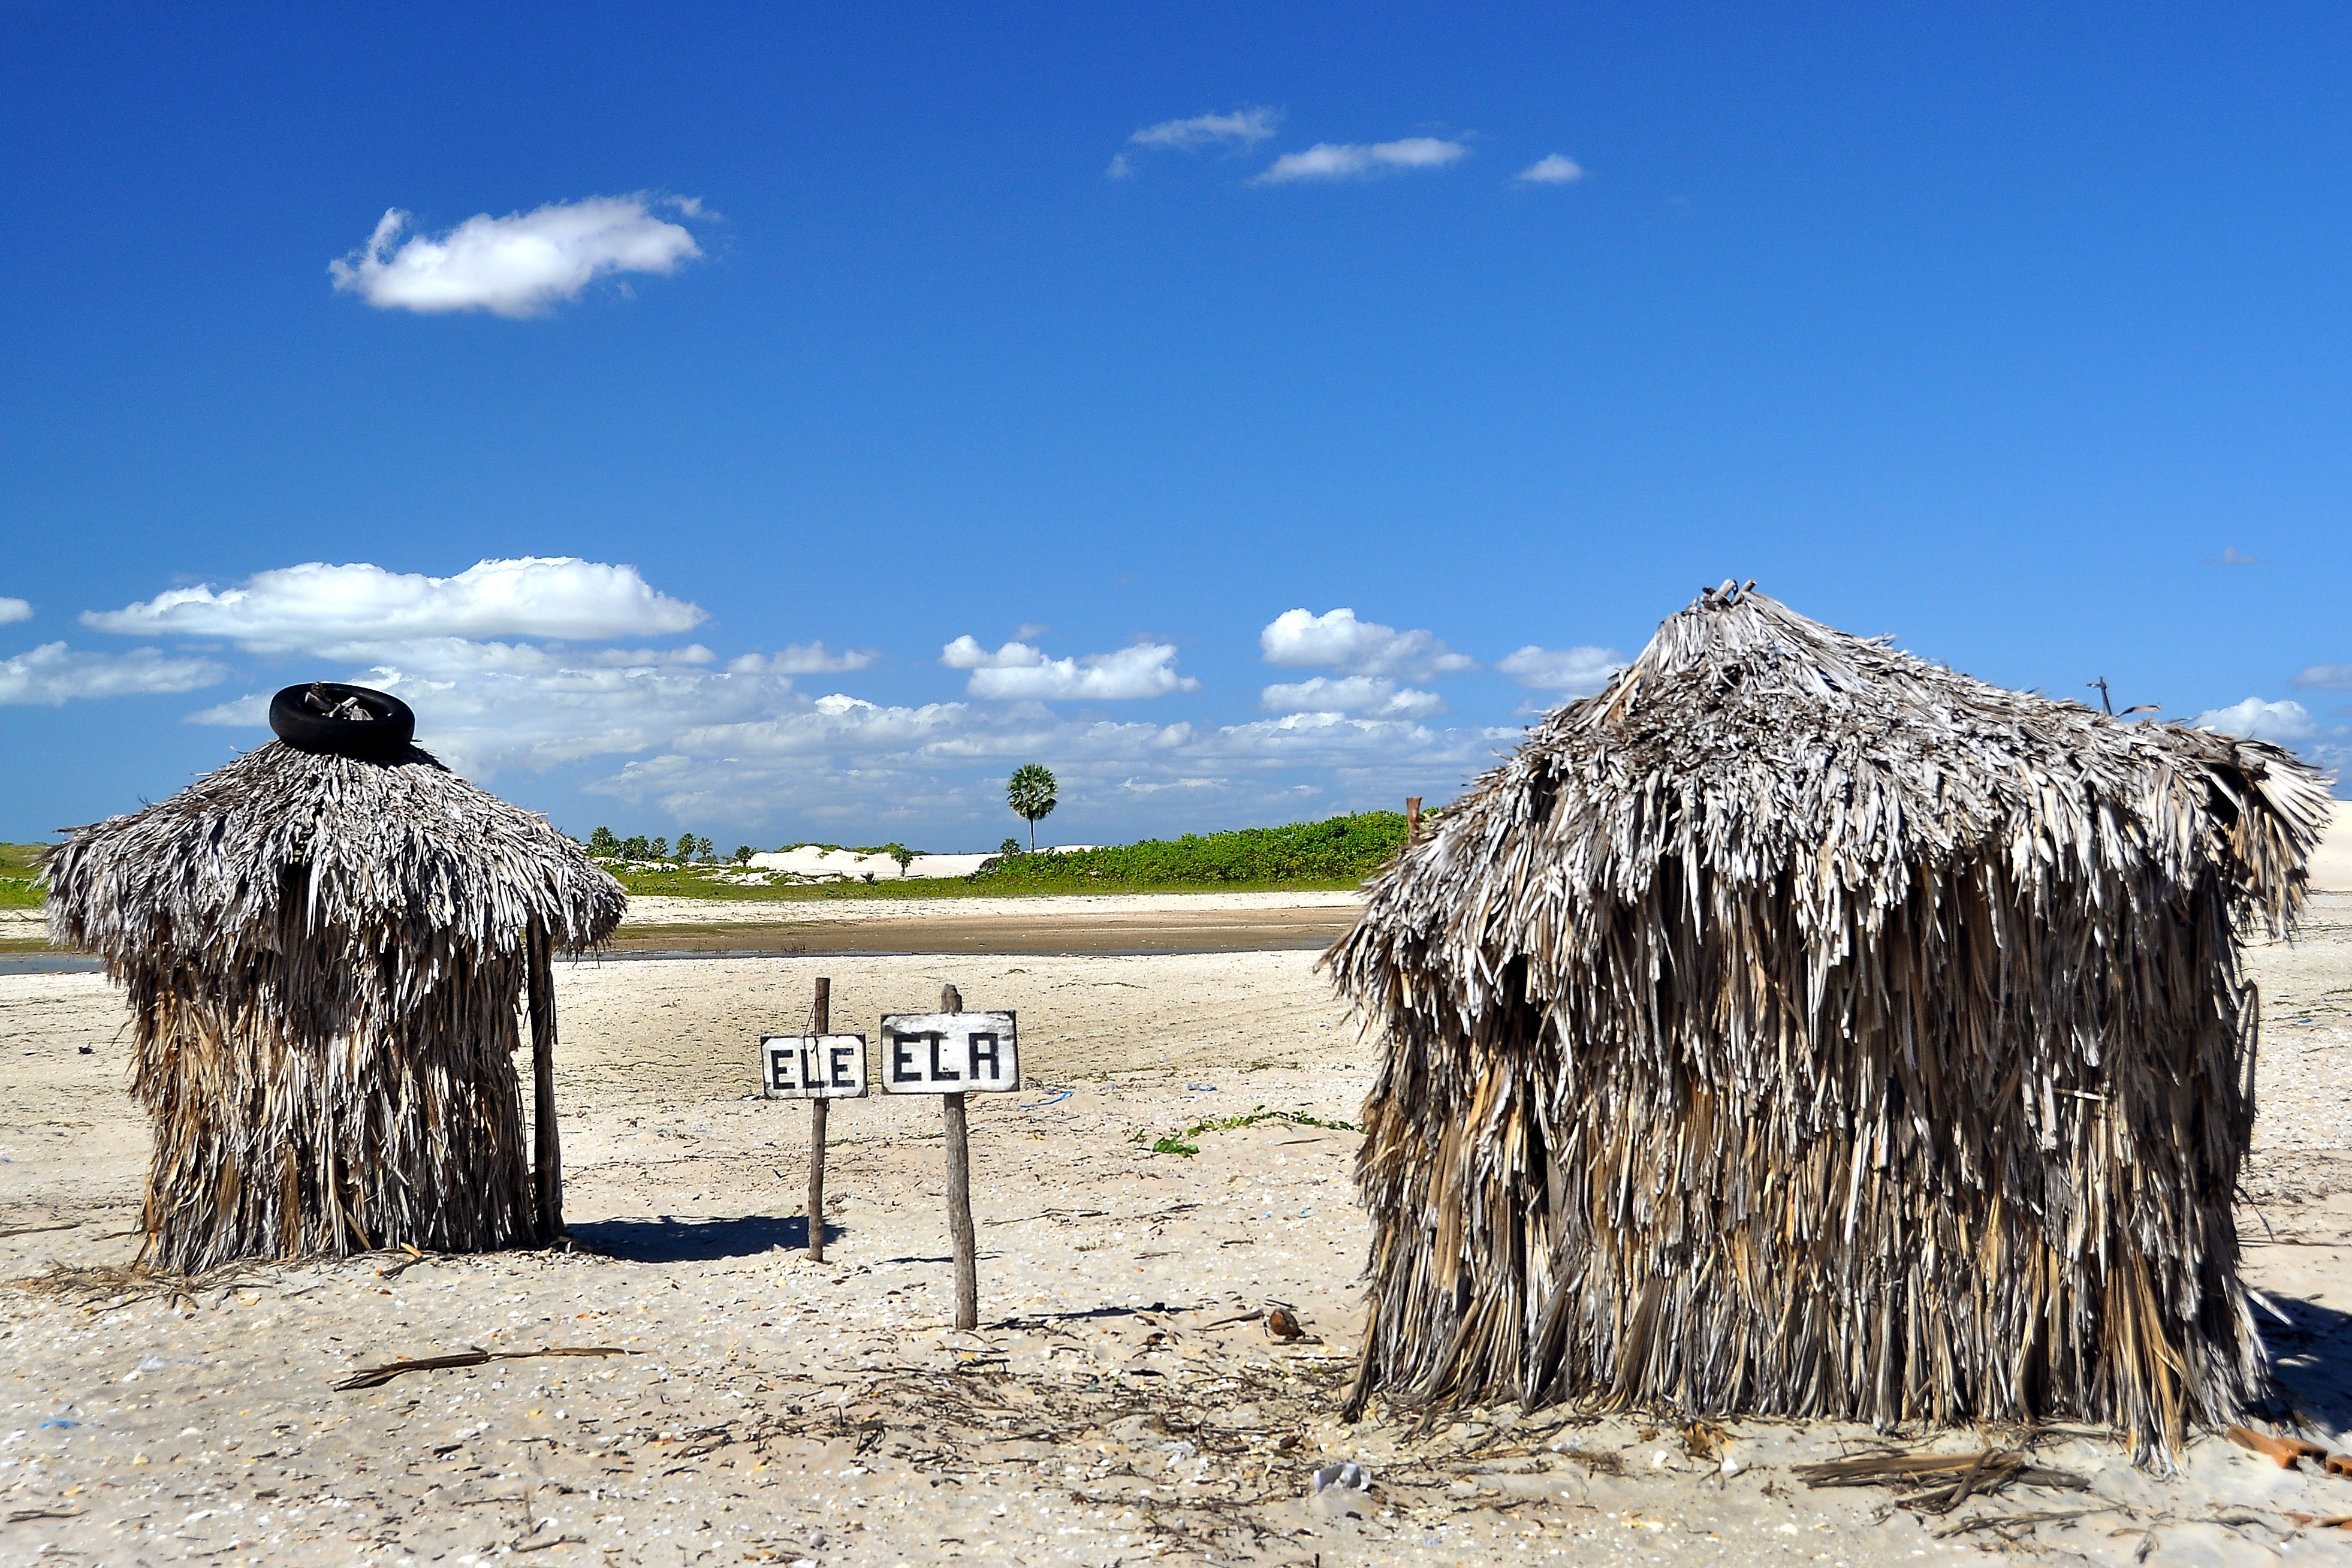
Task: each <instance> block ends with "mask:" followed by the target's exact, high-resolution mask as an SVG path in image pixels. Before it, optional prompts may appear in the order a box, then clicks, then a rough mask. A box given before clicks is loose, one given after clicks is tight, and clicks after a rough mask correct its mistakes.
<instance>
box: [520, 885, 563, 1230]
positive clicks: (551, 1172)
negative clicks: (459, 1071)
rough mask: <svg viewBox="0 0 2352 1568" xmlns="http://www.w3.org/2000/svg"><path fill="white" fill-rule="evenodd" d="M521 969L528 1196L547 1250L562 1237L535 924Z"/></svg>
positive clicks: (549, 968)
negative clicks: (525, 992)
mask: <svg viewBox="0 0 2352 1568" xmlns="http://www.w3.org/2000/svg"><path fill="white" fill-rule="evenodd" d="M523 968H524V972H525V975H526V981H527V984H528V985H529V987H530V1082H531V1112H530V1133H531V1145H532V1148H531V1153H532V1163H533V1166H534V1169H533V1173H532V1184H531V1186H532V1194H531V1195H532V1197H533V1199H534V1200H535V1203H536V1207H537V1211H538V1212H537V1215H536V1216H535V1217H536V1218H537V1220H538V1225H539V1240H540V1244H541V1246H549V1245H551V1244H553V1243H554V1242H555V1240H556V1239H557V1238H558V1237H562V1235H563V1151H562V1145H561V1143H560V1142H558V1141H557V1138H556V1133H555V966H554V963H553V962H552V960H551V957H550V955H549V952H548V941H547V927H546V925H545V924H544V923H543V922H541V921H538V920H533V921H531V922H530V932H529V934H528V936H527V937H526V939H525V942H524V952H523Z"/></svg>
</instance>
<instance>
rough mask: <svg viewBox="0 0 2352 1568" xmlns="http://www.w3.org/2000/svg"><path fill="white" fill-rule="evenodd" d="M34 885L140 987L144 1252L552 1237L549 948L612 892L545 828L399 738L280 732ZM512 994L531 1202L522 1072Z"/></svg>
mask: <svg viewBox="0 0 2352 1568" xmlns="http://www.w3.org/2000/svg"><path fill="white" fill-rule="evenodd" d="M403 711H405V710H403ZM402 740H403V742H405V736H403V737H402ZM48 877H49V898H48V908H49V932H50V938H51V940H52V941H53V942H58V943H60V944H63V945H70V946H73V947H78V948H82V949H85V950H88V951H89V952H95V953H97V954H98V955H100V957H101V958H103V959H104V960H105V961H106V967H107V973H109V974H110V975H111V976H112V977H113V978H114V980H115V981H116V982H117V983H118V984H121V985H122V986H124V987H125V988H126V989H127V990H128V992H129V994H130V995H129V1000H130V1005H131V1012H132V1015H133V1019H134V1039H133V1047H132V1058H131V1059H132V1067H131V1089H132V1092H133V1093H134V1094H135V1095H136V1096H137V1097H138V1099H139V1100H140V1102H141V1103H142V1105H144V1106H145V1108H146V1110H147V1112H148V1114H149V1116H150V1117H152V1120H153V1122H154V1132H155V1152H154V1161H153V1164H152V1168H151V1170H150V1172H149V1175H148V1182H147V1199H146V1211H145V1216H144V1222H143V1223H144V1226H145V1229H146V1236H147V1243H146V1248H145V1252H144V1254H143V1257H144V1258H145V1259H146V1260H147V1261H148V1262H150V1263H152V1264H156V1265H160V1266H162V1267H165V1268H177V1269H184V1270H194V1269H198V1268H205V1267H208V1266H210V1265H213V1264H216V1263H221V1262H225V1261H226V1260H228V1259H230V1258H253V1257H288V1256H298V1255H310V1254H330V1255H339V1254H343V1253H348V1252H352V1251H354V1250H361V1249H365V1248H370V1247H393V1246H399V1245H403V1244H406V1245H412V1246H415V1247H425V1248H435V1249H442V1250H475V1249H482V1248H488V1247H507V1246H511V1245H516V1244H519V1243H527V1242H530V1241H532V1240H534V1239H537V1238H540V1237H543V1236H545V1235H546V1234H548V1233H549V1232H551V1231H552V1230H555V1229H558V1228H560V1226H561V1224H562V1217H561V1210H560V1207H559V1206H558V1192H559V1188H558V1185H557V1184H558V1183H559V1182H560V1172H559V1170H558V1168H557V1163H556V1154H555V1141H554V1131H555V1129H554V1123H553V1117H552V1115H551V1097H552V1089H551V1079H550V1078H549V1077H548V1076H547V1075H548V1071H549V1067H548V1061H549V1053H551V1050H552V1047H553V1044H554V1026H555V1017H554V999H553V994H552V990H551V975H550V973H549V966H550V952H551V949H562V950H564V951H567V952H577V951H580V950H582V949H585V948H589V947H592V946H593V945H595V944H596V943H598V942H602V941H603V940H604V938H605V937H606V936H608V935H609V934H610V933H611V932H612V930H613V928H614V926H615V925H616V924H618V923H619V921H620V918H621V912H622V908H623V905H624V903H625V896H624V894H623V893H622V890H621V888H620V885H619V884H618V883H617V882H615V881H614V879H612V878H611V877H609V876H607V875H606V874H605V873H604V872H603V871H601V870H599V869H598V868H596V867H595V866H593V865H592V864H591V863H590V862H589V860H588V858H587V856H586V855H585V854H584V853H583V851H582V850H581V849H580V848H579V847H578V846H576V845H574V844H572V842H571V841H570V840H569V839H567V838H565V837H563V836H562V834H560V833H558V832H556V831H555V829H554V828H552V827H551V826H548V824H547V822H546V821H545V819H543V818H541V817H539V816H533V815H531V814H530V813H529V812H526V811H523V810H521V809H520V808H518V807H516V806H512V805H508V804H507V803H505V802H504V801H501V800H499V799H498V798H497V797H496V796H493V795H488V794H486V793H484V792H483V791H481V790H479V789H477V788H475V787H474V786H473V785H471V784H467V783H466V782H465V781H464V780H462V779H460V778H458V777H457V775H455V774H454V773H450V772H449V771H448V770H446V768H444V767H443V766H442V765H441V764H440V763H437V762H436V761H435V760H434V759H433V758H432V757H431V756H429V755H427V754H426V753H425V752H422V751H418V750H416V749H415V748H414V747H413V746H409V745H406V744H405V743H403V744H402V745H401V746H400V748H399V749H398V750H397V751H396V752H393V753H392V754H391V755H389V756H382V757H368V756H351V755H339V754H335V753H334V752H326V751H301V750H297V749H296V748H295V747H293V746H291V745H289V744H288V743H287V742H284V741H274V742H270V743H269V744H268V745H265V746H262V747H261V748H259V749H258V750H257V751H254V752H247V754H246V755H245V756H243V757H240V758H239V759H237V760H236V762H234V763H230V764H229V765H228V766H227V767H225V768H223V769H221V770H220V771H219V772H217V773H212V774H210V775H208V776H206V777H205V778H204V779H201V780H199V781H198V782H197V783H196V784H194V785H192V786H191V787H189V788H188V789H187V790H185V791H184V792H182V793H181V794H179V795H174V796H173V797H172V798H171V799H170V800H167V801H164V802H163V803H162V804H161V805H151V806H149V807H148V808H146V809H145V810H144V811H141V812H139V813H137V814H135V815H133V816H117V817H111V818H109V819H108V820H107V821H105V822H101V823H98V824H96V825H94V826H89V827H83V828H79V829H77V830H75V831H74V832H73V833H72V834H71V835H70V836H69V837H68V838H67V840H66V842H65V843H64V844H63V845H61V846H59V847H58V848H57V849H56V850H54V851H52V853H51V855H50V858H49V861H48ZM526 988H528V991H529V994H530V1008H531V1014H532V1019H531V1021H532V1025H533V1033H534V1035H535V1036H536V1037H537V1042H536V1043H537V1047H538V1049H537V1054H538V1056H539V1057H540V1059H541V1075H540V1076H541V1096H540V1106H539V1116H538V1118H537V1120H538V1122H539V1127H538V1142H539V1153H540V1161H539V1163H540V1172H539V1183H540V1188H539V1191H538V1192H537V1193H536V1194H534V1191H533V1184H532V1173H531V1169H530V1154H529V1151H527V1150H526V1148H525V1146H524V1139H523V1130H522V1121H521V1104H520V1093H519V1088H518V1084H517V1080H516V1073H515V1068H514V1064H513V1060H512V1057H513V1053H514V1052H515V1051H516V1049H517V1048H518V1047H519V1046H520V1026H519V1022H518V1006H519V1005H520V1002H521V1001H522V998H523V996H524V994H525V991H526Z"/></svg>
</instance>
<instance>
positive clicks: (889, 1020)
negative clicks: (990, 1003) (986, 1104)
mask: <svg viewBox="0 0 2352 1568" xmlns="http://www.w3.org/2000/svg"><path fill="white" fill-rule="evenodd" d="M1020 1087H1021V1042H1020V1037H1019V1036H1018V1035H1017V1034H1016V1033H1015V1031H1014V1029H1013V1015H1012V1014H1010V1013H886V1014H884V1015H883V1016H882V1089H883V1092H884V1093H886V1094H987V1093H990V1092H993V1091H1004V1092H1009V1091H1011V1090H1013V1089H1019V1088H1020Z"/></svg>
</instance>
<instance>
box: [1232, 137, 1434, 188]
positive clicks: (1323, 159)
mask: <svg viewBox="0 0 2352 1568" xmlns="http://www.w3.org/2000/svg"><path fill="white" fill-rule="evenodd" d="M1469 152H1470V149H1469V148H1468V147H1467V146H1465V145H1464V144H1463V143H1462V142H1444V141H1440V140H1439V139H1438V138H1436V137H1434V136H1408V137H1406V138H1404V139H1403V140H1402V141H1401V142H1370V143H1369V144H1367V143H1365V142H1317V143H1316V144H1315V145H1314V146H1312V147H1309V148H1308V149H1307V151H1306V152H1304V153H1284V154H1283V155H1282V156H1281V157H1279V158H1276V160H1275V161H1274V163H1273V164H1272V166H1270V167H1269V168H1267V170H1266V171H1265V173H1264V174H1260V175H1259V176H1258V177H1257V180H1256V184H1262V185H1282V184H1291V183H1292V182H1294V181H1297V180H1360V179H1368V178H1370V176H1372V175H1374V174H1394V173H1396V172H1398V171H1399V170H1402V169H1442V168H1444V167H1445V166H1446V165H1447V164H1448V163H1454V162H1456V161H1457V160H1459V159H1462V158H1465V157H1467V156H1468V155H1469Z"/></svg>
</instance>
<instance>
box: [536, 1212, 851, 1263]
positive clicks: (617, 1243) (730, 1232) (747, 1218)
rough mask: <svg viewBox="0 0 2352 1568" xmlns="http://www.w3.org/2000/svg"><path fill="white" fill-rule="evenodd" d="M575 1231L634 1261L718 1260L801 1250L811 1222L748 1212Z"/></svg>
mask: <svg viewBox="0 0 2352 1568" xmlns="http://www.w3.org/2000/svg"><path fill="white" fill-rule="evenodd" d="M571 1229H572V1235H573V1236H576V1237H579V1238H580V1239H581V1240H582V1241H583V1242H586V1243H587V1244H588V1245H589V1246H590V1247H594V1248H595V1249H596V1250H597V1251H599V1252H602V1253H604V1254H607V1255H608V1256H610V1257H614V1258H625V1259H627V1260H628V1261H629V1262H632V1263H715V1262H717V1261H719V1259H721V1258H750V1257H751V1256H753V1255H754V1254H757V1253H761V1252H773V1251H775V1250H777V1249H778V1248H782V1250H784V1251H787V1252H799V1251H802V1250H803V1249H804V1248H806V1247H807V1246H808V1220H807V1219H806V1218H805V1217H804V1216H803V1215H791V1216H789V1217H787V1218H778V1217H776V1216H774V1215H742V1216H740V1218H735V1219H679V1218H677V1216H676V1215H657V1216H656V1217H655V1218H653V1219H599V1220H590V1221H588V1222H586V1223H585V1224H582V1225H575V1226H572V1227H571ZM841 1234H842V1229H841V1226H837V1225H828V1226H825V1227H824V1239H825V1240H826V1242H827V1243H831V1242H833V1241H835V1240H836V1239H838V1238H839V1237H840V1236H841Z"/></svg>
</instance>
